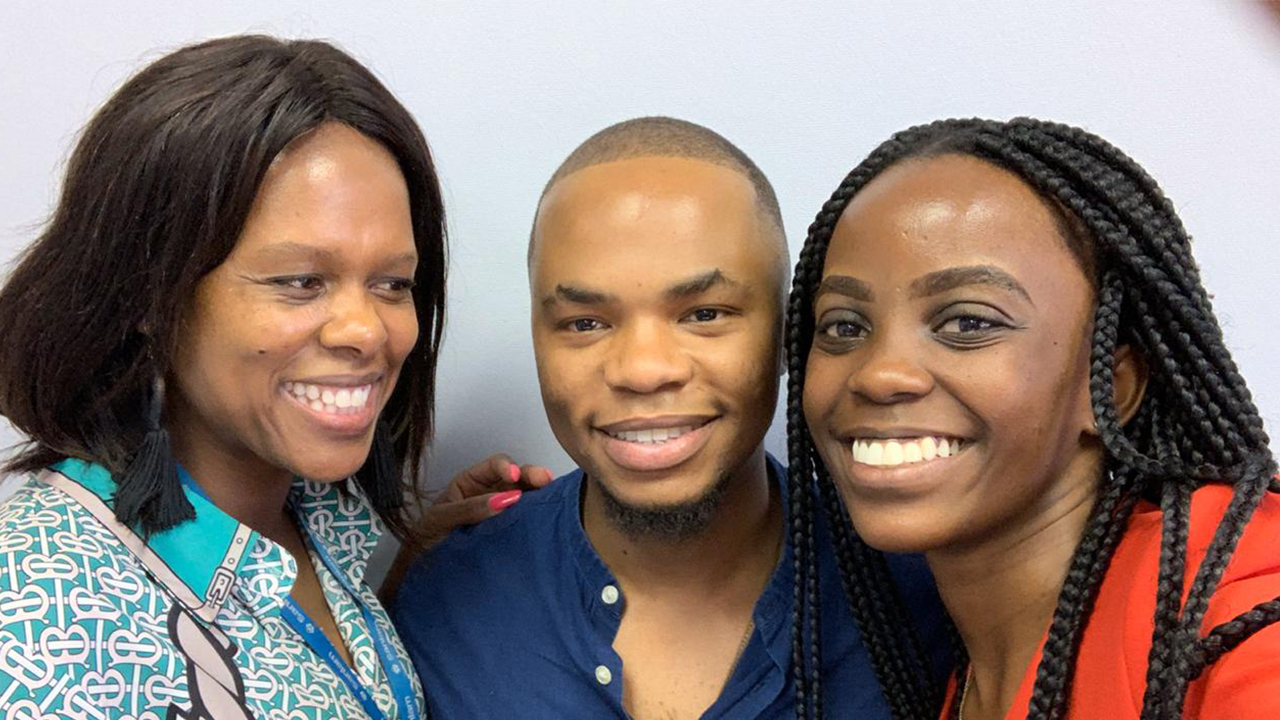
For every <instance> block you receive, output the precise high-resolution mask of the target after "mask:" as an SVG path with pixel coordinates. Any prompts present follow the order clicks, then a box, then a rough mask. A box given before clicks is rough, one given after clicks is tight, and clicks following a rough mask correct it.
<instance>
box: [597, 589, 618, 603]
mask: <svg viewBox="0 0 1280 720" xmlns="http://www.w3.org/2000/svg"><path fill="white" fill-rule="evenodd" d="M600 599H601V600H603V601H604V604H605V605H612V604H614V603H616V602H618V588H616V587H614V586H613V585H605V586H604V589H603V590H601V591H600Z"/></svg>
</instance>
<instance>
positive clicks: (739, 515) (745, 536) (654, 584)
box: [582, 448, 782, 598]
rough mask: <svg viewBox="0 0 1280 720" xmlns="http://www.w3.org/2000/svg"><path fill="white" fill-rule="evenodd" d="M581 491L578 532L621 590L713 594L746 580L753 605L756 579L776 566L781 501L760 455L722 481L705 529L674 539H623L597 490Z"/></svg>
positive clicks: (587, 485) (588, 484)
mask: <svg viewBox="0 0 1280 720" xmlns="http://www.w3.org/2000/svg"><path fill="white" fill-rule="evenodd" d="M583 492H584V497H583V505H582V524H583V528H584V529H585V530H586V533H587V537H588V538H589V539H590V540H591V544H592V546H593V547H594V548H595V550H596V553H597V554H599V556H600V559H601V560H603V561H604V563H605V565H607V566H608V567H609V569H610V571H612V572H613V574H614V576H615V577H617V578H618V582H619V583H620V584H622V586H623V589H624V590H626V589H628V588H634V589H635V590H638V591H641V592H644V593H646V594H655V595H656V594H660V593H670V592H682V591H686V592H695V593H710V594H716V595H719V594H722V593H724V592H726V591H729V590H731V589H732V588H734V587H735V586H737V585H738V584H739V583H737V582H735V580H739V579H743V578H747V577H748V576H749V579H748V580H745V581H744V582H745V584H746V585H750V586H752V587H754V595H753V596H752V597H753V598H754V597H755V595H758V594H759V591H760V589H761V587H763V580H760V578H768V576H769V575H770V574H771V573H772V571H773V567H774V565H776V564H777V557H778V549H779V547H780V540H781V533H782V509H781V500H780V498H779V497H778V493H777V490H776V489H775V488H774V487H773V483H771V482H770V481H769V473H768V465H767V460H766V459H765V455H764V450H763V448H758V449H757V450H756V451H755V452H754V453H753V454H752V455H751V456H750V458H749V459H748V460H747V462H745V463H743V465H742V466H741V467H740V468H739V469H738V470H737V472H736V473H735V474H734V475H733V477H731V478H730V479H729V481H728V486H727V487H726V489H725V494H724V496H723V498H722V499H721V501H720V504H719V506H718V507H717V508H716V509H715V511H714V513H713V515H712V518H711V521H710V523H709V524H708V525H707V527H706V528H704V529H703V530H701V531H700V532H698V533H696V534H695V535H693V536H690V537H685V538H680V539H678V540H677V539H671V538H664V537H655V536H640V537H637V536H633V535H629V534H626V533H624V532H622V531H621V530H620V529H618V528H617V527H615V526H614V525H613V524H612V523H611V522H610V521H609V519H608V517H607V515H606V510H605V507H604V500H603V498H602V497H601V491H600V489H599V487H598V486H596V484H595V482H594V481H593V480H592V479H591V478H590V477H587V478H586V479H585V480H584V484H583ZM757 580H760V582H757ZM744 592H750V590H744Z"/></svg>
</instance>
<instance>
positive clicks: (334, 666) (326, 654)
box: [178, 466, 422, 720]
mask: <svg viewBox="0 0 1280 720" xmlns="http://www.w3.org/2000/svg"><path fill="white" fill-rule="evenodd" d="M178 477H179V478H181V479H182V483H183V485H185V486H187V487H188V488H191V490H192V491H194V492H195V493H197V494H198V495H200V496H201V497H203V498H204V499H205V500H209V502H213V501H212V500H210V498H209V496H208V494H206V493H205V492H204V489H203V488H201V487H200V485H199V484H197V483H196V481H195V479H194V478H192V477H191V476H190V475H189V474H187V472H186V471H185V470H183V468H182V467H181V466H179V467H178ZM295 517H296V513H295ZM298 528H299V529H300V530H301V531H302V533H303V537H304V539H305V540H306V541H307V544H308V545H310V547H311V549H312V550H314V551H315V553H316V556H317V557H319V558H320V562H322V563H324V566H325V568H326V569H328V571H329V574H330V575H332V576H333V578H334V579H335V580H337V582H338V584H339V585H341V586H342V589H343V591H344V592H346V594H347V596H348V597H349V598H350V599H351V601H352V602H354V603H355V604H356V606H357V607H359V608H360V614H361V616H362V617H363V618H364V623H365V626H366V627H368V629H369V636H370V638H372V640H373V646H374V649H375V650H376V651H377V653H378V660H379V661H381V663H382V670H383V672H384V673H385V674H386V676H387V683H388V684H389V685H390V686H391V694H392V695H393V696H394V697H395V701H396V708H397V709H398V710H399V711H400V712H399V718H400V720H422V715H421V714H420V713H419V712H418V702H417V695H416V693H414V691H413V681H412V680H410V678H409V675H408V672H409V668H406V667H405V664H404V662H402V661H401V660H400V656H399V654H398V653H397V652H396V650H395V647H394V646H393V645H392V643H391V639H390V638H389V637H388V636H387V634H386V633H385V632H383V630H382V628H381V627H379V626H378V623H377V618H376V617H375V616H374V614H373V610H372V609H371V608H370V607H369V605H368V604H367V603H366V602H365V601H364V600H363V599H362V598H361V597H360V595H359V593H357V592H356V590H355V588H354V587H352V585H351V583H350V581H349V580H348V579H347V576H346V574H345V573H343V572H342V570H341V569H340V568H339V567H338V565H337V563H335V562H334V561H333V558H332V557H330V556H329V553H328V551H327V550H325V548H324V545H322V544H321V543H320V542H319V541H318V540H317V539H316V537H315V535H314V534H313V533H312V532H311V528H310V527H308V526H307V525H306V523H304V522H298ZM280 616H281V618H283V619H284V621H285V622H286V623H287V624H288V625H289V627H291V628H293V630H294V632H296V633H298V635H299V636H300V637H301V638H302V639H303V641H304V642H306V643H307V645H308V646H309V647H310V648H311V649H312V650H313V651H314V652H315V653H316V654H317V655H319V656H320V659H322V660H324V662H325V664H327V665H328V666H329V668H330V669H331V670H333V672H334V674H335V675H337V676H338V677H339V678H340V679H341V680H342V682H343V684H344V685H346V686H347V689H349V690H350V691H351V694H352V695H355V697H356V699H357V700H359V701H360V704H361V705H362V706H363V707H364V710H365V713H367V714H368V715H369V717H370V719H371V720H385V719H386V716H385V715H384V714H383V713H382V710H381V708H379V707H378V704H377V703H376V702H375V701H374V699H373V694H372V693H370V692H369V689H368V688H366V687H365V686H364V683H362V682H360V679H359V678H358V677H356V674H355V671H354V670H353V669H352V668H351V666H350V665H348V664H347V663H346V661H344V660H343V659H342V656H341V655H339V654H338V650H337V648H335V647H334V646H333V643H332V642H330V641H329V638H328V637H327V636H326V635H325V634H324V632H322V631H321V630H320V627H319V626H318V625H316V623H315V621H313V620H312V619H311V618H310V617H309V616H308V615H307V612H306V611H305V610H303V609H302V606H301V605H299V604H298V603H297V601H296V600H294V599H293V598H292V597H290V596H288V595H286V596H285V599H284V603H283V605H282V606H281V610H280Z"/></svg>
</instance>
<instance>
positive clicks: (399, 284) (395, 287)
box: [382, 278, 415, 293]
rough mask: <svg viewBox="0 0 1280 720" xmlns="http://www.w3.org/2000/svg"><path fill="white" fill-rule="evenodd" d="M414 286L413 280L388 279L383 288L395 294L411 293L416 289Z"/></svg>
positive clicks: (383, 282) (383, 283)
mask: <svg viewBox="0 0 1280 720" xmlns="http://www.w3.org/2000/svg"><path fill="white" fill-rule="evenodd" d="M414 284H415V283H414V282H413V280H412V279H411V278H387V279H386V280H383V281H382V285H383V286H385V287H386V288H387V289H388V290H390V291H391V292H395V293H405V292H409V291H410V290H412V289H413V288H414Z"/></svg>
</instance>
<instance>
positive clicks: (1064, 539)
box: [926, 469, 1098, 718]
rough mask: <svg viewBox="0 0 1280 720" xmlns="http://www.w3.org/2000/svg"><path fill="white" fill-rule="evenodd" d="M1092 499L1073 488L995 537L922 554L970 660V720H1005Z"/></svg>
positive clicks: (1091, 491) (1086, 490) (1089, 488)
mask: <svg viewBox="0 0 1280 720" xmlns="http://www.w3.org/2000/svg"><path fill="white" fill-rule="evenodd" d="M1097 473H1098V470H1096V469H1095V472H1094V474H1093V477H1097ZM1095 497H1096V484H1095V483H1076V484H1074V485H1072V486H1069V488H1068V489H1067V490H1066V491H1065V492H1062V493H1061V494H1059V495H1058V496H1057V497H1055V498H1053V499H1051V500H1050V501H1048V502H1047V503H1046V504H1044V505H1043V506H1042V507H1040V509H1039V511H1038V512H1035V513H1028V517H1027V518H1025V519H1021V520H1020V521H1019V522H1016V523H1010V524H1009V525H1008V526H1007V527H1006V528H1004V529H1002V530H1001V531H1000V532H999V533H998V534H996V535H994V536H987V537H985V538H983V539H981V540H980V541H978V542H977V543H974V544H969V545H965V546H960V547H948V548H944V549H940V550H933V551H929V552H928V553H926V559H927V560H928V563H929V568H930V570H931V571H932V572H933V575H934V578H935V580H936V581H937V584H938V592H939V594H940V595H941V596H942V601H943V604H944V605H946V608H947V612H948V613H949V614H950V616H951V618H952V620H953V621H954V622H955V624H956V628H957V630H959V632H960V636H961V638H962V639H963V640H964V644H965V649H966V650H967V651H968V653H969V659H970V663H971V671H972V675H971V678H970V680H969V682H968V690H967V692H966V697H965V709H966V710H965V711H966V715H967V716H969V717H970V718H977V717H982V718H996V717H1000V718H1002V717H1004V715H1005V713H1006V712H1007V711H1008V708H1009V706H1010V705H1011V704H1012V703H1013V698H1014V696H1015V695H1016V694H1017V692H1018V689H1019V687H1020V686H1021V684H1022V680H1023V678H1024V677H1025V675H1026V671H1027V667H1028V665H1029V664H1030V663H1031V661H1032V659H1033V658H1034V657H1035V654H1036V651H1037V650H1038V649H1039V647H1040V643H1041V641H1042V640H1043V639H1044V635H1045V631H1046V629H1047V628H1048V626H1049V623H1050V621H1051V620H1052V618H1053V612H1054V609H1055V608H1056V607H1057V603H1058V596H1059V594H1060V593H1061V591H1062V585H1063V581H1064V580H1065V578H1066V574H1067V569H1068V567H1069V566H1070V563H1071V558H1072V556H1073V555H1074V553H1075V550H1076V546H1077V545H1078V544H1079V543H1080V538H1081V536H1082V535H1083V533H1084V526H1085V523H1086V522H1087V520H1088V517H1089V512H1090V510H1092V508H1093V503H1094V500H1095Z"/></svg>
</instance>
